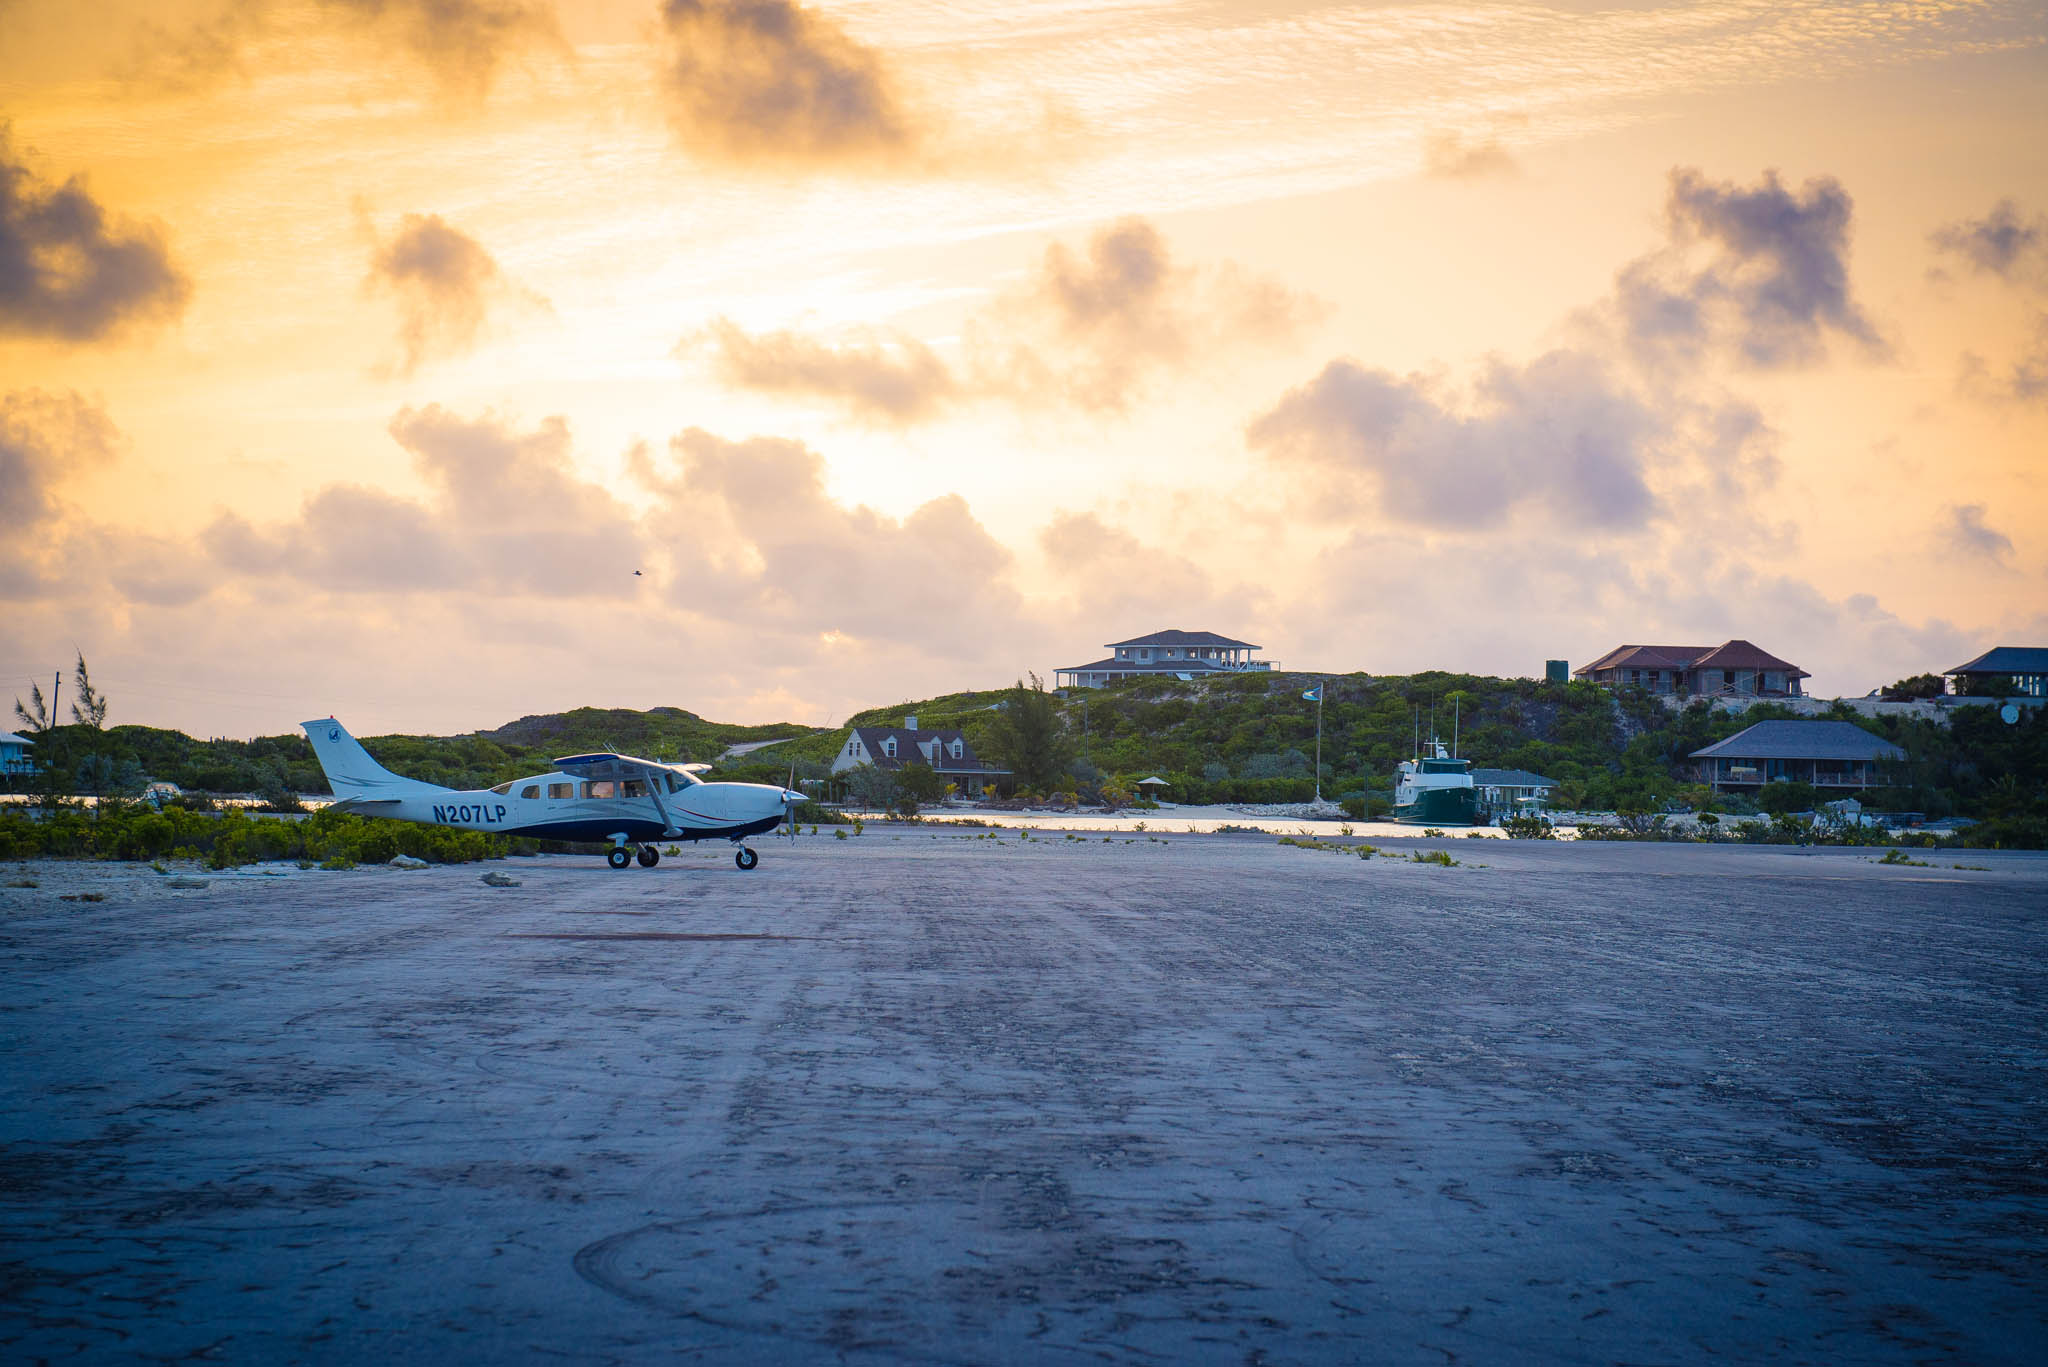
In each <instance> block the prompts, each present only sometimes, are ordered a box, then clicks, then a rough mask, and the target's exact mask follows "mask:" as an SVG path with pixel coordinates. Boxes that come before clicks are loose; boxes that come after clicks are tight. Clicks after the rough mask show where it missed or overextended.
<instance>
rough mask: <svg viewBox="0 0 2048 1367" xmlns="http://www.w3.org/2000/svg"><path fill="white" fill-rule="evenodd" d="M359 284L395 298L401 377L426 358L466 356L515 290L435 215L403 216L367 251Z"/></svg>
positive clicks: (473, 243) (483, 254) (468, 240)
mask: <svg viewBox="0 0 2048 1367" xmlns="http://www.w3.org/2000/svg"><path fill="white" fill-rule="evenodd" d="M363 283H364V286H365V287H366V288H369V289H372V290H387V291H389V292H390V293H391V294H393V295H394V296H396V298H397V300H398V310H399V334H398V336H399V344H400V346H401V347H402V348H403V351H404V357H403V359H402V361H401V362H400V363H399V365H398V367H397V370H398V373H399V374H401V375H410V374H412V373H413V372H414V371H415V370H417V369H418V368H419V366H420V364H421V363H422V362H423V361H426V360H428V359H430V358H434V357H448V356H457V355H460V354H462V353H463V352H466V351H468V350H469V349H470V348H471V347H473V346H475V345H476V339H477V334H478V333H479V332H480V331H481V330H482V329H483V325H484V317H485V314H486V313H487V312H488V311H489V309H490V307H491V305H492V303H493V302H495V301H497V300H500V299H504V298H510V297H519V296H520V293H521V292H520V291H519V290H518V289H517V287H515V286H513V285H512V284H511V282H510V281H509V280H507V279H506V277H505V275H504V273H503V272H502V271H500V270H499V269H498V263H497V262H496V261H495V260H493V259H492V257H491V254H490V253H489V252H487V251H485V250H484V249H483V247H482V246H481V245H480V244H479V243H478V242H477V240H476V239H475V238H473V237H470V236H469V235H468V234H467V233H464V232H462V231H461V230H459V229H457V228H453V227H450V226H449V225H448V224H447V223H446V222H445V221H444V220H443V219H442V218H441V217H440V215H438V214H407V215H406V216H405V219H404V221H403V222H402V223H401V224H400V225H399V229H398V232H397V234H396V235H395V236H393V237H392V238H391V240H390V241H388V242H381V243H379V244H378V245H377V247H376V249H375V250H374V252H373V253H372V254H371V257H370V273H369V275H368V276H367V277H366V278H365V279H364V282H363ZM534 302H537V303H538V304H540V305H541V306H542V307H545V306H546V301H545V300H535V301H534Z"/></svg>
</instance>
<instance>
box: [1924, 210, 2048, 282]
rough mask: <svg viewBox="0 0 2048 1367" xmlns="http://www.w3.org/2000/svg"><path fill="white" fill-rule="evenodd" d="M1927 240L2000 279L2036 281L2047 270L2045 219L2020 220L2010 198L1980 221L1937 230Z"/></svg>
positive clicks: (2047, 238)
mask: <svg viewBox="0 0 2048 1367" xmlns="http://www.w3.org/2000/svg"><path fill="white" fill-rule="evenodd" d="M1928 240H1929V241H1930V242H1932V243H1933V244H1934V247H1935V249H1936V250H1937V251H1942V252H1946V253H1949V254H1950V255H1953V256H1959V257H1961V258H1962V259H1963V260H1965V261H1967V262H1968V263H1969V264H1970V266H1971V268H1972V269H1973V270H1976V271H1979V272H1982V273H1984V274H1988V275H1996V276H1999V277H2001V278H2003V279H2008V280H2011V279H2022V278H2025V279H2039V278H2041V277H2042V275H2043V273H2044V271H2048V218H2044V217H2042V216H2040V215H2035V216H2034V217H2032V218H2024V217H2022V216H2021V214H2020V209H2019V206H2018V205H2017V204H2015V203H2013V201H2011V200H2010V199H2002V200H2000V201H1999V202H1998V203H1997V204H1995V205H1993V206H1992V209H1991V212H1990V213H1988V214H1986V215H1984V217H1982V218H1966V219H1962V220H1961V221H1959V222H1956V223H1950V224H1948V225H1946V226H1944V227H1941V228H1938V229H1936V230H1935V231H1934V232H1933V233H1932V234H1930V236H1929V239H1928Z"/></svg>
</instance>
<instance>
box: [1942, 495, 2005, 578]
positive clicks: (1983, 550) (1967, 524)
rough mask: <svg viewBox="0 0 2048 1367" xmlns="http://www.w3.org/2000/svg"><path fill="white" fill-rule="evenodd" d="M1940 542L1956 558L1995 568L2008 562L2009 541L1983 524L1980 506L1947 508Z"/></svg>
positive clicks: (1951, 505) (1991, 527)
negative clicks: (1967, 559)
mask: <svg viewBox="0 0 2048 1367" xmlns="http://www.w3.org/2000/svg"><path fill="white" fill-rule="evenodd" d="M1941 542H1942V544H1943V545H1944V546H1946V547H1947V548H1948V549H1949V550H1952V551H1954V552H1956V553H1957V554H1959V555H1965V556H1970V557H1973V558H1976V559H1980V560H1988V561H1991V562H1992V563H1993V564H1997V565H2004V564H2007V563H2008V562H2010V561H2011V559H2012V538H2011V537H2009V536H2007V535H2006V534H2005V533H2004V532H2001V531H1999V530H1998V529H1997V528H1996V527H1993V526H1990V525H1988V524H1987V523H1986V522H1985V521H1984V505H1983V504H1981V503H1963V504H1950V505H1949V506H1948V507H1947V508H1946V509H1944V510H1943V520H1942V525H1941Z"/></svg>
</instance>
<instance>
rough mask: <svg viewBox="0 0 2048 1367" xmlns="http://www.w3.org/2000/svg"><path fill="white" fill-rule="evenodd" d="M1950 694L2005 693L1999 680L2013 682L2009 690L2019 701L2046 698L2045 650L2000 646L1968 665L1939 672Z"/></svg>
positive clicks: (2047, 655) (2047, 649) (2047, 666)
mask: <svg viewBox="0 0 2048 1367" xmlns="http://www.w3.org/2000/svg"><path fill="white" fill-rule="evenodd" d="M1942 672H1943V673H1944V674H1946V675H1947V676H1948V680H1949V686H1948V691H1949V692H1951V693H1975V692H1978V691H1979V690H1980V689H1982V690H1984V691H1987V692H1989V691H1997V692H2000V693H2004V692H2007V691H2008V689H2007V688H2006V687H2005V686H2004V685H2001V684H2000V683H1999V680H2003V679H2010V680H2011V681H2012V683H2011V685H2010V689H2009V691H2010V692H2011V693H2012V694H2014V695H2016V696H2019V697H2022V698H2048V647H2042V646H1999V647H1998V648H1997V649H1995V650H1987V651H1985V652H1984V653H1983V654H1982V655H1979V656H1978V657H1977V658H1976V659H1974V660H1972V661H1970V662H1969V663H1968V664H1961V665H1957V666H1956V667H1955V668H1954V669H1948V670H1943V671H1942Z"/></svg>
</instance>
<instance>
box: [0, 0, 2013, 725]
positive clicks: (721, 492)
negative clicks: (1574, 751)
mask: <svg viewBox="0 0 2048 1367" xmlns="http://www.w3.org/2000/svg"><path fill="white" fill-rule="evenodd" d="M0 120H4V122H5V124H6V131H5V134H4V140H0V533H4V536H5V540H4V543H0V544H4V546H5V549H4V551H0V671H4V672H5V673H6V674H7V675H8V677H10V678H12V679H14V680H15V688H16V690H17V691H18V692H20V693H22V694H23V695H25V694H26V691H27V687H28V683H29V681H30V680H31V679H32V678H33V679H39V680H42V681H44V683H45V684H46V685H47V680H48V677H49V675H50V673H51V672H52V671H53V670H55V669H57V668H59V667H60V666H65V667H68V665H69V662H70V660H71V658H72V656H73V654H74V653H75V652H76V651H81V650H82V651H83V652H84V653H85V655H86V657H87V659H88V660H89V661H90V662H91V664H92V666H93V669H94V674H95V678H96V680H97V681H98V682H100V683H101V684H102V686H103V687H104V689H105V691H106V692H107V693H108V694H109V695H110V696H111V697H112V699H113V701H114V709H113V713H112V716H111V719H112V720H114V721H139V722H149V723H153V724H159V725H174V726H179V727H182V728H185V729H188V730H191V731H194V732H198V733H203V734H223V735H250V734H256V733H265V732H275V731H279V730H283V729H285V728H287V727H289V726H290V725H291V724H292V723H294V722H296V721H298V720H300V719H301V718H303V717H308V716H313V715H319V714H324V713H328V712H333V713H335V714H337V715H339V716H341V717H342V718H343V719H344V720H349V721H351V722H352V724H354V725H356V726H357V727H358V728H360V729H362V730H365V731H368V732H373V733H374V732H380V731H393V730H407V731H436V732H448V731H458V730H468V729H474V728H480V727H489V726H494V725H497V724H500V723H502V722H504V721H506V720H509V719H511V718H513V717H516V716H519V715H522V714H524V713H531V712H544V711H553V710H557V709H560V708H565V707H570V706H575V705H580V704H594V705H602V706H631V707H649V706H655V705H671V706H680V707H686V708H689V709H691V710H693V711H696V712H699V713H702V714H704V715H706V716H710V717H713V718H717V719H721V720H733V721H765V720H774V719H783V718H789V719H795V720H800V721H807V722H819V723H824V722H836V721H838V720H839V719H841V718H842V717H843V716H844V715H845V714H846V713H847V712H848V711H850V710H852V709H853V708H855V707H860V706H869V705H874V704H877V703H886V702H889V701H891V700H894V699H900V698H916V697H923V696H930V695H932V694H936V693H940V692H944V691H948V690H952V689H957V688H969V687H993V686H998V685H1001V684H1003V683H1006V682H1008V681H1010V680H1012V679H1014V678H1016V677H1017V676H1019V675H1020V674H1022V673H1024V672H1026V671H1036V672H1038V673H1040V674H1042V675H1046V676H1048V677H1049V676H1050V675H1051V673H1052V671H1053V670H1054V669H1056V668H1059V667H1062V666H1067V665H1074V664H1080V663H1084V662H1086V661H1089V660H1092V659H1095V658H1098V657H1099V655H1100V654H1101V649H1100V647H1101V643H1102V642H1105V641H1113V640H1119V639H1122V638H1125V637H1128V636H1133V635H1137V634H1140V633H1143V632H1146V631H1150V630H1153V629H1156V628H1161V627H1169V626H1173V627H1184V628H1189V629H1207V630H1213V631H1220V632H1224V633H1226V634H1229V635H1232V636H1237V637H1241V638H1243V639H1247V640H1251V641H1255V642H1258V643H1260V644H1262V645H1263V646H1264V647H1265V648H1266V652H1265V653H1266V654H1267V655H1268V656H1270V657H1271V658H1274V659H1276V660H1278V661H1279V662H1280V663H1281V664H1282V665H1283V666H1285V667H1287V668H1291V669H1308V670H1330V671H1348V670H1356V669H1364V670H1369V671H1373V672H1382V673H1396V672H1408V671H1412V670H1417V669H1424V668H1450V669H1465V670H1474V671H1482V672H1488V673H1500V674H1532V673H1538V672H1540V670H1541V668H1542V664H1543V661H1544V660H1545V659H1546V658H1555V657H1564V658H1569V659H1570V660H1571V661H1572V662H1573V663H1574V664H1575V665H1576V664H1579V663H1582V662H1584V661H1586V660H1588V659H1590V658H1592V657H1594V656H1596V655H1598V654H1601V653H1603V652H1605V651H1606V650H1608V649H1609V648H1611V647H1612V646H1614V645H1617V644H1620V643H1622V642H1624V641H1630V642H1669V643H1686V644H1691V643H1702V644H1704V643H1713V642H1718V641H1721V640H1724V639H1727V638H1729V637H1731V636H1739V637H1745V638H1748V639H1750V640H1753V641H1755V642H1756V643H1757V644H1758V645H1761V646H1763V647H1764V648H1766V649H1768V650H1771V651H1773V652H1775V653H1777V654H1779V655H1783V656H1785V657H1787V658H1790V659H1792V660H1794V661H1795V662H1797V663H1799V664H1801V665H1802V666H1804V667H1805V668H1807V669H1808V670H1810V671H1811V672H1812V673H1813V675H1814V678H1813V679H1812V680H1811V683H1810V687H1811V688H1812V689H1813V690H1814V691H1816V692H1819V693H1823V694H1827V695H1833V694H1850V695H1854V694H1861V693H1863V692H1865V691H1867V690H1869V689H1871V688H1873V687H1876V686H1878V685H1881V684H1884V683H1888V682H1890V681H1891V680H1893V679H1895V678H1898V677H1901V676H1902V675H1906V674H1912V673H1919V672H1923V671H1927V670H1939V669H1943V668H1946V667H1949V666H1953V665H1955V664H1957V663H1960V662H1961V661H1962V660H1964V659H1966V658H1968V657H1969V656H1971V655H1973V654H1975V653H1977V652H1978V651H1979V650H1981V649H1984V648H1986V647H1989V646H1992V645H1998V644H2015V645H2017V644H2048V534H2044V530H2043V529H2044V528H2048V485H2044V478H2043V477H2044V465H2048V460H2044V457H2048V138H2044V137H2043V136H2042V130H2043V129H2048V15H2044V12H2043V10H2042V8H2041V7H2040V6H2039V5H2038V4H2036V3H2021V2H2019V0H1983V2H1982V3H1965V2H1963V0H1955V2H1952V3H1941V2H1940V0H1933V2H1920V3H1904V2H1903V0H1902V2H1900V3H1887V2H1886V0H1866V2H1865V3H1858V4H1841V3H1819V2H1814V0H1770V2H1769V3H1765V2H1763V0H1756V2H1750V0H1743V2H1742V3H1735V2H1733V0H1725V2H1719V3H1704V4H1688V5H1679V4H1657V3H1609V4H1597V3H1584V2H1582V0H1555V2H1554V3H1550V4H1531V3H1501V4H1468V3H1459V4H1412V3H1411V4H1358V3H1352V4H1343V3H1326V4H1318V3H1295V4H1288V3H1264V4H1248V3H1223V2H1222V0H1217V2H1216V3H1177V4H1176V3H1126V4H1111V3H1098V2H1094V0H1047V2H1046V3H1028V2H1027V0H1004V2H1003V3H990V2H988V0H961V2H952V0H929V2H926V3H916V2H914V0H855V2H852V3H821V4H814V5H797V4H792V3H787V2H786V0H665V3H657V0H630V2H628V0H617V2H616V3H614V2H609V0H608V2H606V3H591V4H576V3H572V2H571V0H562V3H559V4H549V3H546V0H195V2H193V3H185V0H178V2H177V3H163V0H154V2H152V3H142V2H140V0H134V2H132V3H131V2H130V0H110V2H109V3H102V4H99V5H94V6H81V5H77V4H75V3H70V2H69V0H0ZM636 570H638V571H640V572H641V573H639V574H638V575H636V574H635V573H634V571H636Z"/></svg>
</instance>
